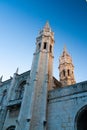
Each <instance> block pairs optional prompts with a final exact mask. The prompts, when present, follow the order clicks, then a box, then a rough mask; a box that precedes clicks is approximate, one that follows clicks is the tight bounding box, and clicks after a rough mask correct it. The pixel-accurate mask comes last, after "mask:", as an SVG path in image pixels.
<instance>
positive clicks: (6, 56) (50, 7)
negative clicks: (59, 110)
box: [0, 0, 87, 82]
mask: <svg viewBox="0 0 87 130" xmlns="http://www.w3.org/2000/svg"><path fill="white" fill-rule="evenodd" d="M46 21H49V23H50V26H51V28H52V30H53V31H54V33H55V45H54V71H53V72H54V76H55V77H56V78H57V79H59V76H58V75H59V72H58V65H59V56H60V55H61V53H62V51H63V47H64V45H66V46H67V50H68V52H69V53H70V55H71V56H72V59H73V63H74V66H75V70H74V71H75V79H76V82H81V81H85V80H87V60H86V59H87V2H86V0H0V76H1V75H3V80H6V79H9V77H10V76H13V73H14V72H15V71H16V68H17V67H19V73H23V72H25V71H27V70H30V69H31V64H32V59H33V53H34V51H35V47H36V46H35V42H36V41H35V40H36V37H37V36H38V32H39V30H40V29H42V28H43V27H44V25H45V23H46Z"/></svg>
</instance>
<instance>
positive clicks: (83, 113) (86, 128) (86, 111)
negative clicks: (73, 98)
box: [75, 105, 87, 130]
mask: <svg viewBox="0 0 87 130" xmlns="http://www.w3.org/2000/svg"><path fill="white" fill-rule="evenodd" d="M75 130H87V105H85V106H84V107H82V108H81V109H80V110H79V111H78V113H77V115H76V118H75Z"/></svg>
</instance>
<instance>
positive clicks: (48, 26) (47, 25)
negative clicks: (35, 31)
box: [44, 21, 51, 30]
mask: <svg viewBox="0 0 87 130" xmlns="http://www.w3.org/2000/svg"><path fill="white" fill-rule="evenodd" d="M44 29H49V30H51V28H50V25H49V22H48V21H47V22H46V24H45V26H44Z"/></svg>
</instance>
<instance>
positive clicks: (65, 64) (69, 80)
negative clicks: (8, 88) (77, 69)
mask: <svg viewBox="0 0 87 130" xmlns="http://www.w3.org/2000/svg"><path fill="white" fill-rule="evenodd" d="M59 78H60V82H61V83H62V86H67V85H71V84H75V83H76V82H75V78H74V66H73V63H72V58H71V56H70V55H69V54H68V52H67V49H66V47H64V50H63V53H62V55H61V56H60V59H59Z"/></svg>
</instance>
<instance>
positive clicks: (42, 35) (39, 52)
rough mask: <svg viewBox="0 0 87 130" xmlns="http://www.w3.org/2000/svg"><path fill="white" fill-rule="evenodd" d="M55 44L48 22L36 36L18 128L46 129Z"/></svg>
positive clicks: (18, 129)
mask: <svg viewBox="0 0 87 130" xmlns="http://www.w3.org/2000/svg"><path fill="white" fill-rule="evenodd" d="M53 46H54V33H53V32H52V31H51V28H50V26H49V23H48V22H47V23H46V25H45V26H44V28H43V29H42V30H41V31H40V32H39V35H38V37H37V38H36V50H35V53H34V57H33V62H32V67H31V72H30V77H29V78H28V79H27V84H26V86H25V92H24V97H23V101H22V105H21V110H20V114H19V117H18V125H17V127H16V130H24V129H26V130H45V129H46V109H47V91H48V90H51V89H53V58H54V57H53Z"/></svg>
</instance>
